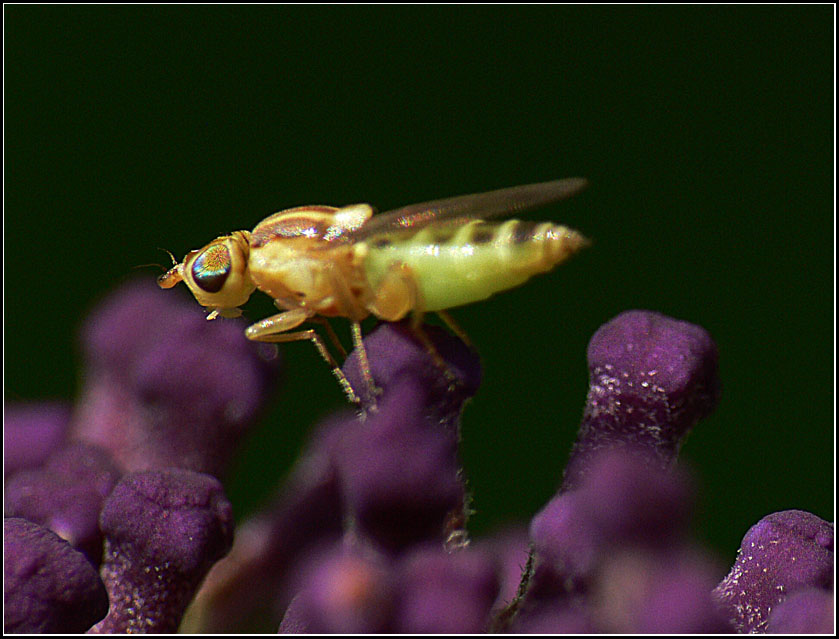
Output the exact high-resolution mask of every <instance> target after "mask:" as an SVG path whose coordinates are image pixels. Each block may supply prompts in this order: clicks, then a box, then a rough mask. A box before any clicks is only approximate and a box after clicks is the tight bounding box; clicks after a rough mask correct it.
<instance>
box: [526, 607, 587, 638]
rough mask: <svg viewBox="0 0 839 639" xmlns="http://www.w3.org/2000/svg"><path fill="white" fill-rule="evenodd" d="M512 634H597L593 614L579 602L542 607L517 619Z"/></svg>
mask: <svg viewBox="0 0 839 639" xmlns="http://www.w3.org/2000/svg"><path fill="white" fill-rule="evenodd" d="M511 632H513V633H515V634H536V635H554V634H556V635H588V634H593V633H595V632H597V630H596V628H595V625H594V623H593V622H592V619H591V612H590V611H589V610H588V609H587V608H586V607H585V605H583V604H582V603H581V602H579V601H569V602H561V603H558V604H556V605H554V606H540V607H537V608H536V609H534V610H531V611H529V612H528V614H527V615H524V616H520V617H518V618H517V619H516V621H515V623H514V624H513V627H512V628H511Z"/></svg>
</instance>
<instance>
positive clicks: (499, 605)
mask: <svg viewBox="0 0 839 639" xmlns="http://www.w3.org/2000/svg"><path fill="white" fill-rule="evenodd" d="M469 547H470V548H474V549H475V550H478V551H480V552H482V553H485V554H487V555H489V556H490V557H493V558H494V560H495V562H496V564H497V565H498V578H499V587H498V596H497V597H496V598H495V602H494V603H493V605H492V607H493V611H494V612H500V611H501V610H502V609H503V608H504V607H506V606H507V604H509V603H510V602H511V601H512V600H513V598H514V597H515V596H516V595H517V594H518V590H519V586H520V585H521V575H522V572H523V571H524V569H525V566H526V565H527V555H528V550H529V547H530V543H529V539H528V536H527V530H526V529H525V528H524V527H518V526H517V527H514V528H509V529H505V530H502V531H500V532H497V533H494V534H493V535H491V536H489V537H483V538H481V539H478V540H475V541H474V542H472V543H471V544H470V546H469Z"/></svg>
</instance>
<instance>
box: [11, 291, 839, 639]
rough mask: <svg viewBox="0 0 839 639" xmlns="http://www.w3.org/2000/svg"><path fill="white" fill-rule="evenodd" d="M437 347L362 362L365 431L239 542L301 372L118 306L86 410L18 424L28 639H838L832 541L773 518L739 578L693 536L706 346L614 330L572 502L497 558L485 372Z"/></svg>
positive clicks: (18, 626) (95, 324) (318, 446)
mask: <svg viewBox="0 0 839 639" xmlns="http://www.w3.org/2000/svg"><path fill="white" fill-rule="evenodd" d="M423 330H424V331H425V334H426V337H427V341H423V340H418V339H417V337H416V333H415V331H414V330H413V329H412V328H411V326H410V324H408V323H400V324H382V325H380V326H379V327H377V328H376V329H375V330H374V331H373V332H372V333H370V335H368V336H367V338H366V339H365V340H364V344H365V349H366V351H367V355H368V361H369V370H364V369H363V365H364V364H363V360H362V359H361V358H359V356H358V353H356V352H353V353H351V354H350V356H349V357H348V358H347V361H346V362H345V364H344V373H345V375H346V376H347V379H348V380H349V382H350V383H351V384H352V386H353V388H355V389H356V390H357V393H358V395H359V396H360V397H361V398H362V402H363V406H362V407H361V409H360V410H347V411H345V412H343V413H340V414H337V415H334V416H333V417H331V418H329V419H327V420H326V421H324V422H323V423H321V424H320V425H319V426H318V428H317V429H316V430H315V431H314V433H313V434H312V436H311V438H310V441H309V443H308V445H307V446H306V448H305V450H304V451H303V453H302V455H301V456H300V458H299V459H298V461H297V463H296V464H295V466H294V468H293V469H292V470H291V472H290V475H289V476H288V478H287V479H286V481H285V482H284V484H283V485H282V486H281V487H279V489H278V492H277V495H276V497H275V499H274V500H273V501H272V503H271V504H270V505H269V506H268V507H266V508H265V509H264V510H263V511H261V512H259V513H257V514H256V515H254V516H252V517H250V518H249V519H247V520H245V521H244V522H241V523H238V524H237V525H236V526H235V537H234V534H233V533H234V526H233V522H232V517H231V508H230V504H229V502H228V501H227V499H226V497H225V495H224V491H223V488H222V484H221V483H220V480H223V478H224V474H225V472H226V469H227V467H228V463H229V461H230V458H231V455H232V454H233V452H234V451H235V449H236V446H237V445H238V444H239V443H240V442H241V441H242V440H243V439H244V438H245V437H246V435H247V432H248V428H249V426H250V425H251V424H252V423H254V421H255V419H256V418H257V416H258V414H259V409H260V407H261V405H262V403H263V401H264V399H265V397H266V394H267V392H268V389H270V388H271V386H272V385H273V384H274V383H275V380H276V378H277V369H278V365H277V364H278V363H277V359H276V353H275V351H274V350H273V349H272V348H266V347H265V346H255V345H253V344H249V343H247V342H246V341H245V340H244V338H243V336H242V331H241V324H239V323H238V322H236V321H224V322H221V321H218V322H205V321H204V319H203V316H202V315H201V313H200V311H197V312H196V310H195V309H194V308H193V307H192V306H189V307H187V306H184V303H183V302H181V301H180V300H177V298H175V297H174V296H171V295H167V294H165V293H163V294H161V293H160V292H159V291H157V290H155V289H153V288H151V287H146V286H142V285H136V286H133V287H129V288H128V289H126V290H124V291H122V292H120V293H118V294H117V295H116V296H114V297H113V298H111V299H110V300H108V301H106V302H105V303H104V304H103V306H102V307H101V308H100V309H99V310H98V311H97V312H96V313H95V314H94V316H93V318H91V320H90V321H89V323H88V325H87V329H86V331H85V344H86V352H87V354H88V361H87V368H86V370H87V375H86V379H85V386H84V391H83V393H82V395H81V398H80V400H79V402H78V404H77V405H76V406H75V407H74V408H73V409H72V410H70V409H69V408H68V407H65V406H60V405H51V404H43V405H31V406H9V407H7V410H6V433H5V444H6V446H5V456H6V459H5V467H6V472H7V477H6V485H5V491H6V515H7V518H6V520H5V534H4V541H5V562H4V568H5V577H6V578H5V618H4V628H5V630H6V631H7V632H83V631H87V630H91V631H93V632H99V633H109V632H126V631H135V632H137V631H139V632H171V631H175V630H176V629H178V628H179V627H180V629H181V630H182V631H186V632H238V633H241V632H275V631H277V630H278V629H279V631H280V632H286V633H341V634H349V633H442V634H445V633H448V634H452V633H477V632H486V631H489V632H515V633H575V634H577V633H584V632H586V633H592V632H600V633H700V632H701V633H712V632H713V633H716V632H755V631H757V632H761V631H769V632H831V631H832V629H833V581H832V574H833V527H832V524H829V523H827V522H824V521H822V520H821V519H819V518H818V517H816V516H815V515H812V514H810V513H805V512H802V511H785V512H781V513H775V514H772V515H769V516H767V517H766V518H764V519H763V520H761V521H760V522H758V523H757V524H756V525H755V526H754V527H753V528H752V529H751V530H750V531H749V532H748V533H747V534H746V537H745V538H744V540H743V545H742V547H741V550H740V554H739V555H738V558H737V561H736V563H735V565H734V566H733V567H732V569H731V572H730V573H729V574H728V576H724V573H725V571H724V569H720V567H719V565H718V564H717V563H716V562H715V561H714V560H712V559H710V558H709V557H708V556H707V555H706V553H705V552H703V551H702V550H701V549H700V548H698V547H697V545H696V544H695V543H694V542H693V541H692V539H691V537H690V534H689V524H690V517H691V513H692V505H693V499H694V486H693V482H692V480H691V477H690V476H689V475H688V474H687V473H686V472H685V471H684V470H682V469H681V467H680V466H678V465H677V464H676V456H677V454H678V450H679V447H680V444H681V442H682V441H683V440H684V438H685V436H686V435H687V434H688V432H690V430H691V429H692V428H693V427H694V426H695V425H696V424H697V423H698V422H699V421H700V420H701V419H702V418H703V417H705V416H707V415H708V414H709V413H710V412H711V411H712V410H713V409H714V407H715V405H716V402H717V398H718V396H719V391H720V387H719V380H718V371H717V352H716V347H715V345H714V343H713V341H712V340H711V338H710V337H709V335H708V334H707V333H706V332H705V331H704V330H703V329H701V328H700V327H697V326H695V325H692V324H688V323H686V322H680V321H677V320H674V319H671V318H668V317H665V316H662V315H660V314H657V313H652V312H646V311H631V312H627V313H623V314H621V315H619V316H618V317H616V318H614V319H612V320H611V321H610V322H608V323H607V324H605V325H604V326H603V327H601V329H600V330H599V331H598V332H597V333H596V334H595V335H594V337H593V338H592V340H591V343H590V345H589V351H588V360H589V371H590V387H589V393H588V398H587V401H586V407H585V411H584V414H583V420H582V424H581V426H580V430H579V435H578V438H577V441H576V443H575V444H574V447H573V450H572V455H571V459H570V461H569V464H568V467H567V469H566V472H565V475H564V478H563V481H562V485H561V486H560V487H559V489H558V491H557V494H556V495H555V496H554V497H553V499H551V500H550V501H549V502H548V503H547V504H546V505H545V506H544V508H543V509H542V510H541V511H540V512H539V513H537V514H536V515H535V516H534V517H533V519H532V521H531V522H530V525H529V528H526V527H524V526H522V527H521V528H520V529H513V530H508V531H504V532H503V533H498V534H496V535H492V536H488V537H486V538H478V539H472V538H471V537H470V534H469V516H470V513H471V509H470V494H469V490H468V484H467V481H466V478H465V477H464V475H463V470H462V467H461V464H460V461H459V459H458V445H459V442H460V416H461V412H462V409H463V406H464V403H465V402H466V401H467V400H468V399H469V398H470V397H471V396H473V395H474V394H475V393H476V391H477V389H478V387H479V385H480V377H481V370H480V364H479V361H478V358H477V356H476V354H475V353H474V352H473V351H472V350H470V349H469V348H468V347H466V346H465V345H464V344H463V343H462V342H461V341H460V340H458V339H456V338H454V337H452V336H451V335H449V334H448V333H446V332H444V331H442V330H439V329H436V328H434V327H430V326H426V327H424V329H423ZM429 343H430V344H431V345H432V349H433V352H430V351H429V347H428V344H429ZM371 380H372V384H371V383H370V382H371ZM225 555H226V556H225Z"/></svg>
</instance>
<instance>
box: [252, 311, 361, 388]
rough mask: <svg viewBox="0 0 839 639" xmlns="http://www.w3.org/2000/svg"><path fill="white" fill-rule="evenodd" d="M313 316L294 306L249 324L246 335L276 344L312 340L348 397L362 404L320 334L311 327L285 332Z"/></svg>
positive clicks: (259, 340) (309, 312)
mask: <svg viewBox="0 0 839 639" xmlns="http://www.w3.org/2000/svg"><path fill="white" fill-rule="evenodd" d="M312 318H314V313H312V312H311V311H310V310H309V309H305V308H300V307H298V308H293V309H291V310H290V311H285V312H284V313H278V314H277V315H272V316H271V317H266V318H265V319H264V320H261V321H259V322H257V323H256V324H252V325H251V326H248V328H247V329H246V330H245V337H247V338H248V339H250V340H253V341H255V342H272V343H274V344H278V343H283V342H299V341H303V340H309V341H311V342H312V343H313V344H314V345H315V348H316V349H317V350H318V353H320V356H321V357H322V358H323V360H324V361H325V362H326V363H327V365H328V366H329V368H331V369H332V374H333V375H335V377H336V378H337V379H338V384H340V386H341V390H343V391H344V394H345V395H346V396H347V398H348V399H349V400H350V401H351V402H352V403H353V404H360V403H361V400H360V399H359V398H358V395H356V393H355V391H354V390H353V388H352V386H351V385H350V382H349V380H348V379H347V377H346V375H344V371H342V370H341V367H340V366H338V363H337V362H336V361H335V358H334V357H332V355H331V354H330V352H329V350H328V349H327V348H326V345H325V344H324V343H323V340H322V339H321V338H320V335H318V334H317V333H315V331H313V330H311V329H309V330H306V331H296V332H294V333H286V332H285V331H289V330H291V329H293V328H297V327H298V326H300V325H301V324H302V323H303V322H305V321H306V320H308V319H312Z"/></svg>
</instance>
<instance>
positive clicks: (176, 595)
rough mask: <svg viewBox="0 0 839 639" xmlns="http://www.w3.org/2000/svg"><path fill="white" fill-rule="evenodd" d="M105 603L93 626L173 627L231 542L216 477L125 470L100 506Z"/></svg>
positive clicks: (228, 514)
mask: <svg viewBox="0 0 839 639" xmlns="http://www.w3.org/2000/svg"><path fill="white" fill-rule="evenodd" d="M100 525H101V528H102V532H103V533H104V535H105V556H104V559H103V562H102V569H101V574H102V579H103V581H104V583H105V586H106V588H107V589H108V596H109V598H110V601H111V609H110V611H109V612H108V615H107V617H105V619H103V620H102V621H101V622H100V623H98V624H97V625H96V626H95V627H94V628H92V629H91V631H92V632H96V633H120V632H158V633H160V632H175V631H176V630H177V628H178V625H179V624H180V622H181V617H182V616H183V612H184V610H185V609H186V607H187V605H188V604H189V602H190V600H191V599H192V597H193V595H194V594H195V591H196V589H197V588H198V585H199V584H200V582H201V580H202V579H203V578H204V576H205V575H206V574H207V571H208V570H209V569H210V566H211V565H212V564H213V563H214V562H216V561H217V560H218V559H220V558H221V557H223V556H224V555H225V554H226V553H227V552H228V550H229V549H230V545H231V544H232V542H233V516H232V508H231V506H230V503H229V502H228V501H227V499H226V497H225V496H224V492H223V489H222V487H221V484H220V483H219V482H218V480H216V479H215V478H213V477H211V476H209V475H205V474H201V473H196V472H193V471H189V470H181V469H170V470H158V471H145V472H136V473H130V474H128V475H126V476H125V477H123V478H122V480H121V481H120V482H119V484H117V486H116V488H114V490H113V492H112V493H111V495H110V497H108V500H107V501H106V502H105V506H104V508H103V510H102V515H101V522H100Z"/></svg>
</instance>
